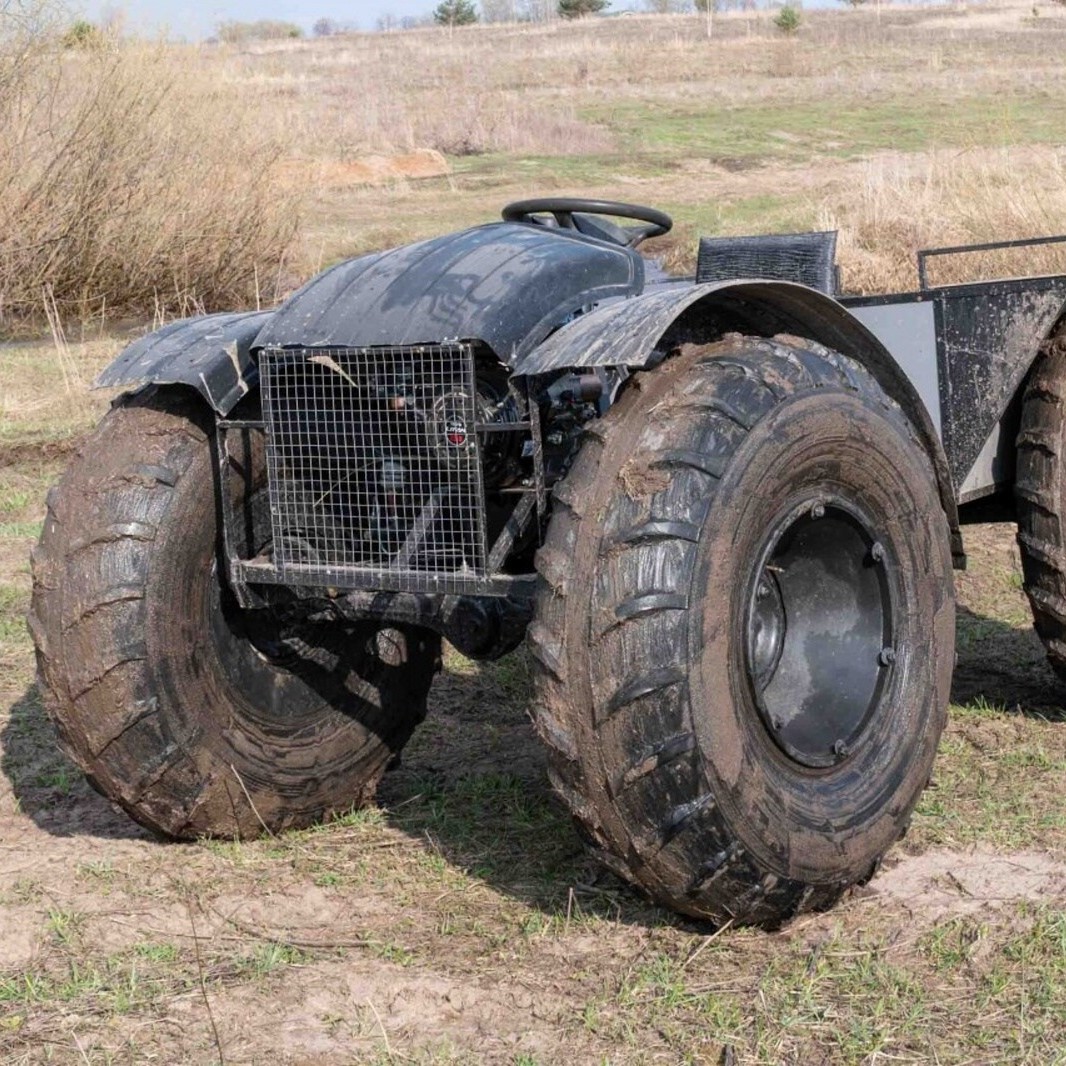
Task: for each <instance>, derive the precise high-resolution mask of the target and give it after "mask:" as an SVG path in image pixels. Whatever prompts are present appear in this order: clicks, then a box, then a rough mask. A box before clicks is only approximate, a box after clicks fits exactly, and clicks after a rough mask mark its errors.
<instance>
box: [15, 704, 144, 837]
mask: <svg viewBox="0 0 1066 1066" xmlns="http://www.w3.org/2000/svg"><path fill="white" fill-rule="evenodd" d="M0 749H2V750H0V772H2V773H3V775H4V777H5V778H6V779H7V781H8V784H9V785H10V786H11V792H12V794H13V795H14V797H15V800H16V802H17V804H18V810H19V811H20V812H21V813H22V814H24V815H26V816H28V817H29V818H32V819H33V821H34V823H35V824H36V825H37V826H38V827H39V828H41V829H43V830H44V831H45V832H47V833H50V834H51V835H53V836H77V835H88V836H97V837H104V838H108V839H115V840H141V839H146V838H148V839H151V837H152V834H150V833H149V832H148V831H147V830H145V829H142V828H141V827H140V826H139V825H137V824H136V822H133V821H131V820H130V819H129V818H128V817H127V816H126V815H125V814H123V813H122V812H121V811H119V810H118V809H117V808H115V807H114V806H113V805H112V804H111V803H110V802H109V801H108V800H106V799H104V797H103V796H101V795H100V794H99V793H98V792H96V791H95V790H94V789H93V788H92V787H91V786H90V785H89V784H88V782H87V781H86V780H85V776H84V774H82V772H81V770H79V769H78V768H77V767H76V766H75V765H74V763H72V762H71V761H70V760H69V759H68V758H67V757H66V756H65V755H64V754H63V752H62V751H60V749H59V743H58V741H57V739H56V732H55V727H54V726H53V725H52V723H51V721H50V720H49V718H48V715H47V714H46V713H45V710H44V708H43V707H42V706H41V700H40V696H39V694H38V692H37V686H36V685H30V687H29V688H27V689H26V691H25V692H24V693H23V694H22V696H21V697H19V699H17V700H16V701H15V703H14V704H12V705H11V707H10V708H9V710H8V717H7V720H6V722H5V723H4V726H3V729H2V730H0Z"/></svg>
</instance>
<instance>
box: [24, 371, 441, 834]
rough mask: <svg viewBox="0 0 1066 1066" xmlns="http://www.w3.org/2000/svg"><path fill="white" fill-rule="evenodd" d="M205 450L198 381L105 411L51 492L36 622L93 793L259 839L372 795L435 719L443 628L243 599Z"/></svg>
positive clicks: (61, 717)
mask: <svg viewBox="0 0 1066 1066" xmlns="http://www.w3.org/2000/svg"><path fill="white" fill-rule="evenodd" d="M212 452H213V440H212V421H211V419H210V417H209V416H208V415H207V414H206V413H205V412H204V410H203V408H202V405H201V404H200V403H199V401H198V400H196V399H193V398H189V397H187V396H186V395H185V394H181V393H175V392H170V393H166V392H160V393H154V394H150V393H146V394H141V395H140V396H138V397H134V398H132V399H127V400H126V401H124V402H123V403H122V404H120V405H119V406H116V407H115V408H114V409H112V411H111V412H110V413H109V414H108V416H107V417H106V418H105V419H104V421H103V422H102V423H101V425H100V427H99V428H98V429H97V431H96V432H95V434H94V435H93V436H92V438H91V439H90V440H89V441H88V442H87V443H86V445H85V446H84V447H83V448H82V449H81V451H80V453H79V455H78V456H77V458H76V459H75V460H74V462H73V463H72V464H71V466H70V468H69V469H68V470H67V472H66V473H65V475H64V476H63V478H62V480H61V481H60V483H59V485H58V486H57V487H56V488H54V489H53V490H52V492H51V493H50V494H49V498H48V512H47V516H46V519H45V524H44V530H43V533H42V536H41V541H40V544H39V545H38V546H37V548H36V550H35V552H34V556H33V575H34V592H33V604H32V610H31V614H30V628H31V631H32V633H33V637H34V641H35V643H36V646H37V663H38V676H39V681H40V687H41V691H42V693H43V696H44V702H45V706H46V707H47V708H48V710H49V712H50V714H51V716H52V718H53V719H54V721H55V724H56V727H57V730H58V733H59V737H60V741H61V743H62V745H63V746H64V748H65V749H66V751H67V753H68V754H69V755H70V757H71V758H72V759H73V760H74V761H75V762H76V763H77V764H78V765H79V766H80V767H81V768H82V769H83V770H84V771H85V773H86V774H87V776H88V778H89V780H90V781H91V782H92V784H93V785H94V786H95V787H96V788H97V789H99V790H100V791H101V792H102V793H104V795H106V796H108V797H109V798H111V799H113V800H115V801H116V802H117V803H119V804H120V805H121V806H122V807H123V808H124V809H125V810H126V811H128V812H129V814H130V815H132V816H133V818H135V819H136V820H137V821H138V822H140V823H142V824H143V825H146V826H148V827H150V828H152V829H155V830H158V831H160V832H162V833H165V834H167V835H169V836H174V837H186V838H188V837H196V836H200V835H204V834H208V835H221V836H227V837H230V836H242V837H254V836H256V835H258V834H260V833H261V832H263V830H264V829H267V830H269V831H271V832H275V831H277V830H281V829H286V828H290V827H296V826H302V825H307V824H308V823H311V822H314V821H316V820H318V819H320V818H322V817H324V816H326V815H328V814H329V813H330V812H331V811H335V810H340V809H347V808H350V807H351V806H353V805H358V804H362V803H365V802H367V801H368V800H370V799H371V798H372V796H373V793H374V789H375V786H376V784H377V782H378V779H379V778H380V776H381V774H382V772H383V771H384V769H385V767H386V765H387V763H388V762H389V760H390V759H392V758H393V757H394V755H395V754H396V753H397V752H398V751H399V750H400V748H401V747H402V746H403V745H404V743H405V742H406V741H407V739H408V737H409V736H410V735H411V732H412V730H413V729H414V728H415V726H416V725H417V724H418V723H419V722H420V721H421V720H422V718H423V717H424V715H425V708H426V695H427V692H428V690H429V686H430V681H431V679H432V676H433V673H434V670H435V668H436V665H437V662H438V660H439V640H438V638H437V637H436V636H435V635H433V634H430V633H426V632H424V631H421V630H413V629H412V630H401V629H391V628H390V629H386V630H379V628H378V627H376V626H371V625H367V626H362V627H360V626H340V625H338V626H317V627H315V626H307V625H305V626H303V627H302V629H292V628H288V629H284V628H282V627H281V626H280V625H279V624H277V623H272V622H270V621H269V619H267V620H266V621H264V618H265V617H266V616H264V615H263V613H262V612H242V611H240V609H239V608H237V606H236V604H235V603H234V602H233V599H232V596H231V595H230V594H229V591H228V589H227V588H226V587H225V584H224V581H223V580H221V579H220V577H219V568H218V553H219V543H218V519H217V510H218V509H217V506H216V491H217V486H216V479H215V476H214V466H215V464H214V460H213V455H212ZM256 465H257V464H256ZM259 476H260V475H259V474H255V475H254V477H256V478H258V477H259Z"/></svg>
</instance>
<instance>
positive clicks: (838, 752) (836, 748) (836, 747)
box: [833, 740, 848, 759]
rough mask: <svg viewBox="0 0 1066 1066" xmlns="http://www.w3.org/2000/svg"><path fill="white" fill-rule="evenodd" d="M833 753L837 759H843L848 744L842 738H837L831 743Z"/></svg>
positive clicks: (846, 752)
mask: <svg viewBox="0 0 1066 1066" xmlns="http://www.w3.org/2000/svg"><path fill="white" fill-rule="evenodd" d="M833 754H834V755H835V756H836V757H837V758H838V759H843V758H845V757H846V756H847V754H848V746H847V744H845V743H844V741H842V740H837V741H835V742H834V743H833Z"/></svg>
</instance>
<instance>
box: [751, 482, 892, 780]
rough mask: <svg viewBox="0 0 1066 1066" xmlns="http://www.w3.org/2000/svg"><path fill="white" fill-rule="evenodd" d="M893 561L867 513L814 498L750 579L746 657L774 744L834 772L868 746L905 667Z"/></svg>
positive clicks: (773, 537)
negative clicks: (891, 685)
mask: <svg viewBox="0 0 1066 1066" xmlns="http://www.w3.org/2000/svg"><path fill="white" fill-rule="evenodd" d="M892 563H893V559H892V558H891V556H890V552H889V549H888V548H886V546H885V544H884V543H882V542H881V541H880V540H879V539H878V538H877V536H876V533H875V531H874V530H873V528H872V525H871V523H870V522H869V521H868V520H867V519H866V518H865V516H864V515H863V514H862V512H861V510H859V508H857V507H856V506H854V505H853V504H851V503H849V502H847V501H844V500H836V499H833V500H828V499H815V500H809V501H805V502H804V503H802V504H801V505H800V506H798V507H794V508H792V509H791V510H790V511H789V512H788V513H787V514H785V515H784V516H783V517H782V518H781V519H780V520H779V521H778V522H776V523H775V524H774V525H773V526H772V528H771V530H770V533H769V536H768V537H767V539H766V541H765V545H764V548H763V551H762V553H761V555H760V556H759V559H758V563H757V565H756V567H755V569H754V572H753V573H752V574H751V576H750V582H749V593H748V601H747V617H746V627H745V634H746V646H745V659H746V668H747V676H748V681H749V684H750V686H751V690H752V693H753V695H754V700H755V706H756V708H757V710H758V713H759V716H760V718H761V719H762V721H763V724H764V725H765V727H766V729H767V732H768V733H769V734H770V736H771V737H772V738H773V740H774V743H775V744H777V746H778V747H779V748H780V749H781V750H782V751H783V752H785V754H786V755H788V756H789V757H790V758H791V759H793V760H794V761H796V762H798V763H800V764H801V765H804V766H809V767H827V766H832V765H834V764H836V763H839V762H841V761H843V760H844V759H846V758H847V757H848V756H849V755H850V754H851V753H852V752H854V751H855V750H856V748H857V747H858V746H859V745H861V743H862V741H863V738H864V735H865V734H866V732H867V730H868V727H869V726H870V724H871V722H872V721H873V719H874V718H875V716H876V713H877V710H878V707H879V706H880V704H881V701H882V698H883V695H884V692H885V688H886V685H887V683H888V679H889V677H890V675H891V674H892V671H893V670H894V669H896V668H897V666H898V664H897V654H898V652H897V649H896V648H894V646H893V617H892V599H893V597H892V588H891V583H890V580H889V571H890V569H891V566H892Z"/></svg>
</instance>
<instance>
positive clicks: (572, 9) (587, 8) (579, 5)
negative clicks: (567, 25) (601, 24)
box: [559, 0, 611, 19]
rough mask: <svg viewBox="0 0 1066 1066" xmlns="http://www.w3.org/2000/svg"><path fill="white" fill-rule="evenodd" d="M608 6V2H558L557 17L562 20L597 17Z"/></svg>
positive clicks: (588, 0) (607, 0)
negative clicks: (589, 16) (588, 16)
mask: <svg viewBox="0 0 1066 1066" xmlns="http://www.w3.org/2000/svg"><path fill="white" fill-rule="evenodd" d="M610 6H611V5H610V2H609V0H559V15H560V16H561V17H562V18H564V19H580V18H584V17H585V16H586V15H598V14H599V13H600V12H601V11H603V10H604V9H605V8H608V7H610Z"/></svg>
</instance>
